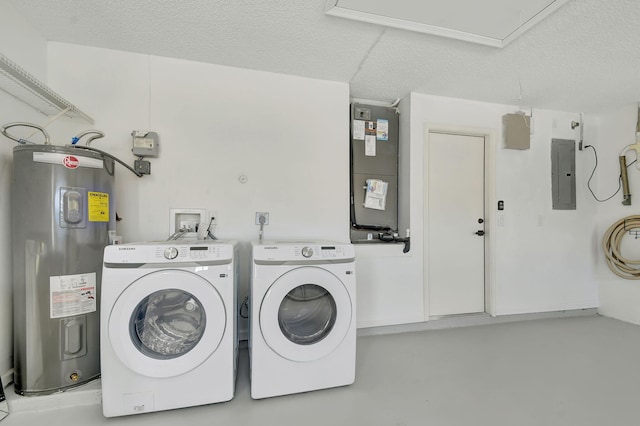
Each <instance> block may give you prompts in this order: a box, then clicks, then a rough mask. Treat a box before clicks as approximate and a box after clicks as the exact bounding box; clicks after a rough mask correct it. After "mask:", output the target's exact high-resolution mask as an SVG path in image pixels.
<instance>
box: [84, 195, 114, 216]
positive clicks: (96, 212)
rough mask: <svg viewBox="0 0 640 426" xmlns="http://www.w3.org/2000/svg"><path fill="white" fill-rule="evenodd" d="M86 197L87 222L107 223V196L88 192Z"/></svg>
mask: <svg viewBox="0 0 640 426" xmlns="http://www.w3.org/2000/svg"><path fill="white" fill-rule="evenodd" d="M87 195H88V198H89V202H88V206H89V208H88V210H89V222H109V194H108V193H106V192H91V191H89V193H88V194H87Z"/></svg>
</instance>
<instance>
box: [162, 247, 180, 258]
mask: <svg viewBox="0 0 640 426" xmlns="http://www.w3.org/2000/svg"><path fill="white" fill-rule="evenodd" d="M164 257H165V258H167V259H169V260H171V259H175V258H176V257H178V249H177V248H175V247H169V248H167V249H165V250H164Z"/></svg>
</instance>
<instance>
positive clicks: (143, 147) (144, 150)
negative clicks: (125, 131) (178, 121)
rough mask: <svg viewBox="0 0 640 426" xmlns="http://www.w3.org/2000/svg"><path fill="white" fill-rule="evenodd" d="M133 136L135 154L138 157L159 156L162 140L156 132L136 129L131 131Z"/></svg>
mask: <svg viewBox="0 0 640 426" xmlns="http://www.w3.org/2000/svg"><path fill="white" fill-rule="evenodd" d="M131 136H132V137H133V148H132V149H131V151H132V152H133V155H136V156H138V157H157V156H158V150H159V147H160V142H159V141H158V134H157V133H156V132H148V131H145V130H134V131H133V132H131Z"/></svg>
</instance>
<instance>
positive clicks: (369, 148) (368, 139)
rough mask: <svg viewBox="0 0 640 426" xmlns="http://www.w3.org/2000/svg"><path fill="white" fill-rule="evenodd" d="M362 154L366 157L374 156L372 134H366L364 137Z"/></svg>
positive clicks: (374, 144) (374, 147)
mask: <svg viewBox="0 0 640 426" xmlns="http://www.w3.org/2000/svg"><path fill="white" fill-rule="evenodd" d="M364 155H366V156H367V157H375V156H376V137H375V136H373V135H367V136H365V139H364Z"/></svg>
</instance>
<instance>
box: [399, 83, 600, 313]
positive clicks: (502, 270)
mask: <svg viewBox="0 0 640 426" xmlns="http://www.w3.org/2000/svg"><path fill="white" fill-rule="evenodd" d="M516 110H517V107H515V106H508V105H496V104H487V103H481V102H474V101H465V100H458V99H451V98H442V97H436V96H425V95H420V94H412V95H411V120H410V121H411V161H412V180H411V183H412V189H411V204H412V207H411V228H412V239H413V241H412V247H420V246H421V245H422V244H423V242H422V241H423V240H422V238H423V228H422V224H421V223H420V222H419V221H420V219H421V218H422V217H423V204H424V201H425V199H424V197H423V195H422V194H423V193H424V183H423V180H422V177H423V174H424V171H423V170H422V169H423V166H422V161H423V160H422V159H423V156H424V150H423V146H424V126H425V125H443V126H447V127H451V126H460V127H463V128H477V129H488V130H493V131H495V133H496V134H497V135H498V141H497V143H496V144H495V149H496V152H495V162H496V165H495V200H496V201H497V200H504V202H505V210H504V212H503V215H504V226H502V227H498V226H497V223H496V219H497V212H496V211H495V210H496V205H495V204H494V205H489V206H487V211H489V210H490V209H493V210H494V212H493V218H492V220H493V222H492V223H488V227H489V228H490V229H492V230H493V231H492V232H491V235H489V236H488V237H489V238H491V241H492V244H493V253H492V254H493V260H492V262H493V265H494V271H493V274H494V293H493V311H492V313H493V314H494V315H505V314H516V313H528V312H544V311H557V310H565V309H578V308H592V307H595V306H597V305H598V295H597V284H596V281H595V277H594V273H593V266H592V265H593V263H594V262H593V250H592V248H591V247H592V246H591V234H590V232H589V230H590V229H592V221H593V216H594V214H595V207H594V206H593V205H592V204H591V203H589V202H588V199H587V195H586V193H585V190H584V189H583V188H578V191H577V204H578V208H577V210H575V211H558V210H552V208H551V153H550V145H551V139H552V138H563V139H574V138H575V137H576V136H577V134H578V133H577V130H575V131H574V130H572V129H571V121H573V120H578V119H579V115H578V114H570V113H563V112H554V111H544V110H535V111H534V120H533V126H534V134H533V136H532V139H531V148H530V149H529V150H522V151H519V150H509V149H504V148H502V145H503V143H502V140H501V138H502V124H501V123H502V121H501V120H502V115H504V114H506V113H513V112H515V111H516ZM414 168H415V169H417V170H418V171H419V172H416V173H415V175H414V174H413V169H414ZM576 168H577V175H578V180H580V179H581V178H582V177H583V176H584V174H585V170H584V159H583V158H580V157H579V158H577V166H576ZM452 171H453V170H452ZM459 172H464V171H459ZM452 178H455V175H454V174H453V173H452ZM462 266H463V265H461V267H462ZM452 279H455V271H452Z"/></svg>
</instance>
